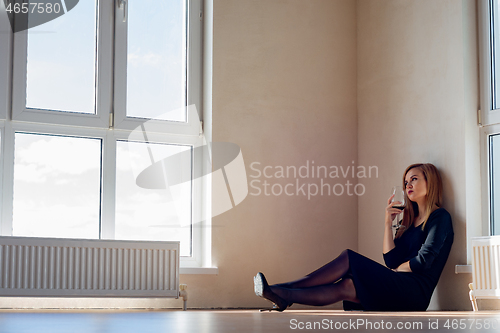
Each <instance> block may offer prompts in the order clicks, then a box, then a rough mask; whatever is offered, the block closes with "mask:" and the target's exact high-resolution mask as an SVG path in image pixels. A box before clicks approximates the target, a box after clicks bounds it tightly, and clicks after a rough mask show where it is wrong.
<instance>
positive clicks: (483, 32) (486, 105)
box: [468, 0, 500, 236]
mask: <svg viewBox="0 0 500 333" xmlns="http://www.w3.org/2000/svg"><path fill="white" fill-rule="evenodd" d="M491 9H492V1H491V0H480V1H478V23H479V86H480V93H479V99H480V101H479V104H480V110H479V111H478V123H479V125H480V126H481V128H480V159H481V162H480V165H481V196H482V198H485V199H486V200H484V199H483V200H482V205H481V215H482V219H481V221H480V223H479V225H475V226H474V228H473V229H474V231H472V230H471V232H468V234H470V235H471V236H479V235H482V236H489V235H491V229H492V228H491V223H492V216H491V213H492V207H491V190H492V188H491V179H490V165H491V159H490V137H491V136H492V135H496V134H500V109H493V92H492V70H493V59H492V56H491V50H492V43H491V40H492V36H491V28H492V24H493V23H492V21H491V18H492V10H491ZM499 19H500V18H499ZM499 23H500V22H499ZM499 47H500V45H499ZM499 65H500V64H499ZM499 79H500V78H499ZM499 103H500V101H499ZM485 202H486V203H485Z"/></svg>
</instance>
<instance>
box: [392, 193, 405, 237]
mask: <svg viewBox="0 0 500 333" xmlns="http://www.w3.org/2000/svg"><path fill="white" fill-rule="evenodd" d="M392 194H393V195H394V197H393V198H392V200H391V202H398V204H396V205H394V206H392V207H394V208H397V209H399V210H401V212H403V209H404V208H405V206H406V198H405V191H404V189H403V187H402V186H394V187H393V188H392ZM399 216H400V214H398V215H396V218H395V219H394V220H393V221H392V227H393V228H394V229H399V228H400V227H401V224H400V219H399Z"/></svg>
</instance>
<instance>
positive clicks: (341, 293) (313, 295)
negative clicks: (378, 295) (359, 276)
mask: <svg viewBox="0 0 500 333" xmlns="http://www.w3.org/2000/svg"><path fill="white" fill-rule="evenodd" d="M271 290H272V291H273V292H274V293H275V294H276V295H278V296H280V297H281V298H283V299H285V300H286V301H287V302H288V303H289V304H290V303H299V304H305V305H316V306H321V305H328V304H333V303H336V302H339V301H351V302H354V303H359V300H358V298H357V297H356V289H355V287H354V283H353V281H352V280H351V279H349V278H347V279H342V280H340V281H339V282H337V283H332V284H325V285H320V286H314V287H306V288H297V289H288V288H283V287H277V286H271Z"/></svg>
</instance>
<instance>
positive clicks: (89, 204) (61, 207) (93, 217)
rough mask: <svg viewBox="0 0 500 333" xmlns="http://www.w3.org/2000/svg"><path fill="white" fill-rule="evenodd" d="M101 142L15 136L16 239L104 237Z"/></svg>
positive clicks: (21, 134) (52, 137)
mask: <svg viewBox="0 0 500 333" xmlns="http://www.w3.org/2000/svg"><path fill="white" fill-rule="evenodd" d="M100 177H101V140H98V139H84V138H73V137H63V136H51V135H37V134H27V133H16V134H15V161H14V214H13V235H14V236H33V237H63V238H99V221H100V219H99V215H100V214H99V211H100V184H101V181H100Z"/></svg>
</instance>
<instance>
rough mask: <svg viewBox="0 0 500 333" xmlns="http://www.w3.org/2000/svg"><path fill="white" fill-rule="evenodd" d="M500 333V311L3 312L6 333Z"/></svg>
mask: <svg viewBox="0 0 500 333" xmlns="http://www.w3.org/2000/svg"><path fill="white" fill-rule="evenodd" d="M297 331H301V332H305V331H307V332H327V331H331V332H332V331H341V332H344V331H345V332H391V331H392V332H436V333H437V332H462V333H468V332H491V333H498V332H500V312H499V311H485V312H482V311H481V312H478V313H473V312H432V311H428V312H404V313H374V312H344V311H339V310H287V311H285V312H282V313H278V312H272V313H269V312H262V313H261V312H259V311H258V310H188V311H185V312H184V311H180V310H167V311H121V310H116V311H109V310H106V311H104V310H102V311H101V310H93V311H88V310H85V311H68V310H60V311H57V310H50V311H29V310H22V311H21V310H19V311H8V310H1V311H0V333H31V332H33V333H35V332H36V333H59V332H61V333H94V332H95V333H127V332H131V333H132V332H133V333H149V332H155V333H156V332H176V333H177V332H179V333H183V332H196V333H225V332H238V333H240V332H297Z"/></svg>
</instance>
